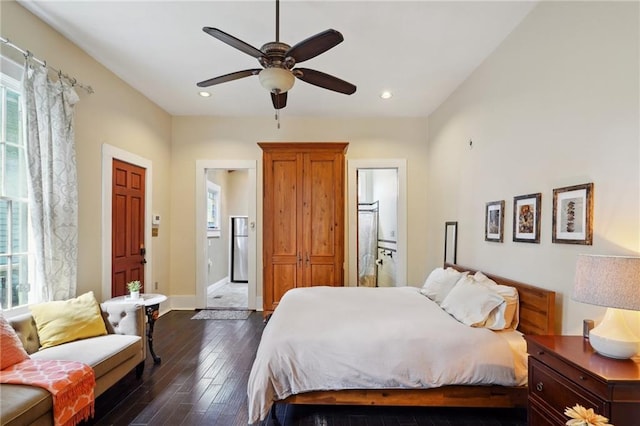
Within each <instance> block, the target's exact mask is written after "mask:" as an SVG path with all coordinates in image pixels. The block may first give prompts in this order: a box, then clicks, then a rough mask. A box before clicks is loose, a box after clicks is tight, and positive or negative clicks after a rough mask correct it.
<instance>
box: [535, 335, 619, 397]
mask: <svg viewBox="0 0 640 426" xmlns="http://www.w3.org/2000/svg"><path fill="white" fill-rule="evenodd" d="M532 349H533V352H531V353H532V354H534V356H535V358H536V359H537V360H540V361H541V362H543V363H545V364H547V365H548V366H549V367H551V368H553V369H555V370H556V371H558V372H559V373H560V374H562V375H563V376H564V377H566V378H567V379H569V380H572V381H573V382H575V383H576V384H577V385H578V386H580V387H581V388H584V389H588V390H589V391H590V392H593V393H594V394H595V395H596V396H598V397H600V398H603V399H609V398H608V397H609V389H608V386H607V384H606V383H604V382H602V381H600V380H598V379H597V378H596V377H595V376H593V375H591V374H589V373H586V372H584V371H582V370H580V369H578V368H575V367H574V366H572V365H570V364H568V363H567V362H565V361H564V360H562V359H559V358H558V357H557V356H555V355H554V354H552V353H550V352H548V351H546V350H545V349H544V348H542V347H539V346H537V347H534V348H532Z"/></svg>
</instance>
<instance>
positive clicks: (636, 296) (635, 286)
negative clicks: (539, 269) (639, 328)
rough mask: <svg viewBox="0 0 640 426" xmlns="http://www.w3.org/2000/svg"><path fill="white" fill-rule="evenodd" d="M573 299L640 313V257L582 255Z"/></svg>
mask: <svg viewBox="0 0 640 426" xmlns="http://www.w3.org/2000/svg"><path fill="white" fill-rule="evenodd" d="M572 299H573V300H575V301H577V302H582V303H588V304H590V305H598V306H606V307H607V308H618V309H628V310H632V311H640V257H630V256H597V255H586V254H581V255H579V256H578V261H577V262H576V276H575V282H574V286H573V296H572Z"/></svg>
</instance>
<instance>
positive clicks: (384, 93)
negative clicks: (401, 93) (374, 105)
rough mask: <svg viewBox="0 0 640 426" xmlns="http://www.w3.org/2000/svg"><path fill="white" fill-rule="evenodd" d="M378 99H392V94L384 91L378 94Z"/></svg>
mask: <svg viewBox="0 0 640 426" xmlns="http://www.w3.org/2000/svg"><path fill="white" fill-rule="evenodd" d="M380 97H381V98H382V99H391V98H392V97H393V93H391V92H389V91H388V90H385V91H384V92H382V93H380Z"/></svg>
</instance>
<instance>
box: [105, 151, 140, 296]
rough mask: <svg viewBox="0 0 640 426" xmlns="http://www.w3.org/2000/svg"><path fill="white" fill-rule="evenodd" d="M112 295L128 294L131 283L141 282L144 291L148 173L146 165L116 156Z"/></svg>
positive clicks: (113, 190)
mask: <svg viewBox="0 0 640 426" xmlns="http://www.w3.org/2000/svg"><path fill="white" fill-rule="evenodd" d="M112 167H113V170H112V185H111V188H112V189H111V190H112V194H111V197H112V200H113V202H112V214H111V231H112V237H111V241H112V243H111V244H112V249H111V267H112V272H111V280H112V281H111V296H112V297H116V296H124V295H126V294H128V291H127V283H128V282H130V281H134V280H136V281H140V286H141V288H140V291H144V284H145V282H144V268H145V264H146V263H147V260H146V258H145V253H146V249H145V244H144V224H145V217H144V212H145V199H146V197H145V175H146V170H145V169H144V168H143V167H139V166H136V165H134V164H130V163H127V162H125V161H121V160H118V159H115V158H114V159H113V166H112Z"/></svg>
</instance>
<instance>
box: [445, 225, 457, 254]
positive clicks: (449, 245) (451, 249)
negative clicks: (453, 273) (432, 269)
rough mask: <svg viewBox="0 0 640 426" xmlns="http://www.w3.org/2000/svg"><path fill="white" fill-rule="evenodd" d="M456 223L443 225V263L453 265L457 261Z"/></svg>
mask: <svg viewBox="0 0 640 426" xmlns="http://www.w3.org/2000/svg"><path fill="white" fill-rule="evenodd" d="M457 258H458V222H445V224H444V262H445V263H453V264H455V263H456V261H457V260H458V259H457Z"/></svg>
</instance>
